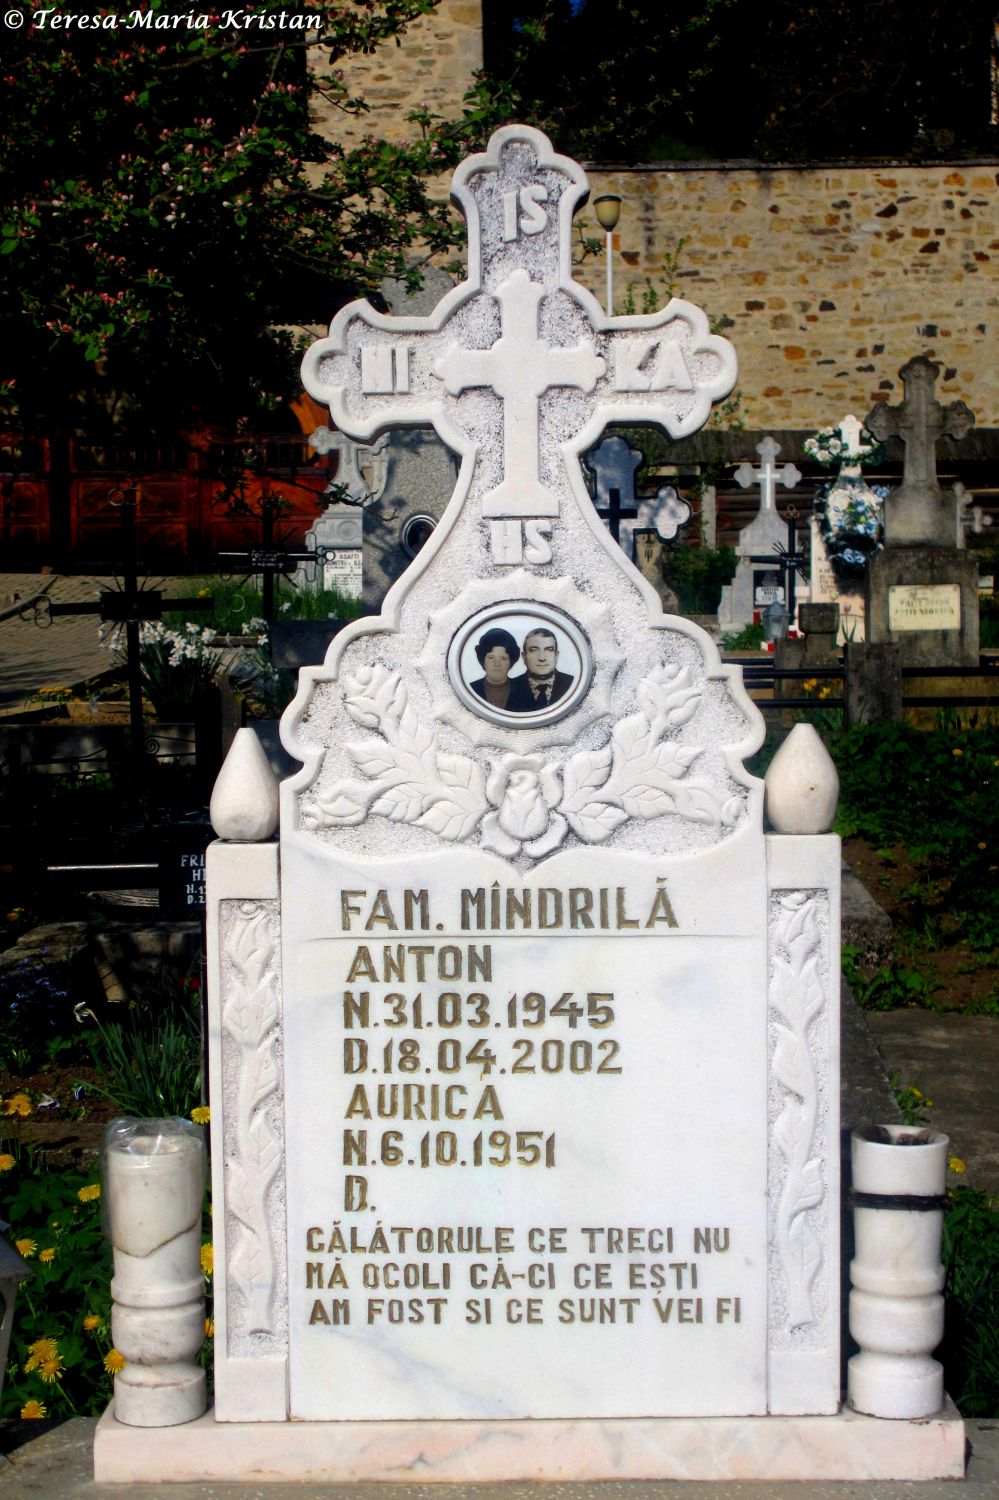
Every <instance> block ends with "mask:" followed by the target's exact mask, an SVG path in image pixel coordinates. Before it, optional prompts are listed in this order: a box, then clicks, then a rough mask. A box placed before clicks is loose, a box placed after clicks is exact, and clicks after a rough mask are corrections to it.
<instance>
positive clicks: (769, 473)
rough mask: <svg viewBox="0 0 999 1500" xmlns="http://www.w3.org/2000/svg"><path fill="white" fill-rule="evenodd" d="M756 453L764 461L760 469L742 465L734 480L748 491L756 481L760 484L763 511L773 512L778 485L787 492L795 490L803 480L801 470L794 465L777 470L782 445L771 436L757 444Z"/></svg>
mask: <svg viewBox="0 0 999 1500" xmlns="http://www.w3.org/2000/svg"><path fill="white" fill-rule="evenodd" d="M756 451H757V453H758V454H759V455H760V458H761V460H762V462H761V464H760V467H759V468H758V469H754V468H753V466H752V464H750V463H745V464H740V465H739V467H738V468H737V469H736V471H735V473H734V474H733V475H732V478H733V479H734V480H735V482H736V484H739V485H741V486H742V488H743V489H744V490H748V489H749V487H750V485H751V484H753V483H754V481H758V482H759V486H760V496H761V500H762V503H761V506H760V509H761V510H773V509H774V505H775V500H776V496H777V485H778V483H780V484H782V485H783V486H784V488H785V489H786V490H793V489H794V487H795V485H796V484H797V483H798V480H799V479H800V478H801V470H800V469H798V468H796V467H795V465H794V464H785V465H784V467H783V468H782V469H780V470H778V469H777V466H776V464H775V459H776V457H777V455H778V453H779V452H780V444H779V443H777V442H775V441H774V439H773V438H772V437H770V436H767V437H765V438H764V439H763V441H762V443H757V445H756Z"/></svg>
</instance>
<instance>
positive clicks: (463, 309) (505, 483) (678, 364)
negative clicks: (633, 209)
mask: <svg viewBox="0 0 999 1500" xmlns="http://www.w3.org/2000/svg"><path fill="white" fill-rule="evenodd" d="M587 192H588V187H587V183H586V178H585V175H584V173H583V171H582V169H581V168H580V167H579V166H578V165H577V164H576V163H575V162H573V161H571V160H570V159H569V158H568V157H563V156H558V155H556V154H555V153H554V152H553V150H552V147H551V144H550V142H549V141H548V139H547V138H546V137H545V136H544V135H542V134H541V132H540V131H538V130H534V129H532V128H530V127H529V126H521V125H508V126H504V127H503V128H502V129H501V130H498V131H497V132H496V133H495V134H494V135H493V137H492V139H491V140H490V142H489V146H488V149H487V150H486V151H485V152H483V153H482V154H480V155H478V156H474V157H470V158H469V159H468V160H467V161H465V162H464V163H463V164H462V165H461V166H460V167H459V168H458V170H457V172H456V173H455V176H454V181H453V187H452V197H453V198H454V199H455V201H456V202H457V204H458V206H459V207H460V208H461V210H462V212H463V213H464V215H465V217H466V219H467V221H468V276H467V279H466V280H465V281H464V282H463V283H462V284H461V285H460V286H457V287H455V289H454V290H453V291H452V292H450V293H449V294H448V295H447V296H445V297H444V298H443V299H442V300H441V301H440V303H439V304H438V305H437V308H436V309H435V311H434V312H433V313H432V314H430V315H428V316H425V317H392V316H388V315H386V314H382V313H378V312H375V310H374V309H373V308H372V307H371V306H370V305H369V304H368V303H366V302H353V303H351V304H350V305H349V306H348V307H345V308H344V309H343V310H342V311H341V312H340V313H338V314H337V316H336V318H335V319H334V321H333V323H332V325H331V327H330V333H329V337H328V338H326V339H322V340H320V341H319V342H318V343H316V344H314V345H313V346H312V348H311V349H310V350H309V352H308V354H307V355H306V357H305V362H304V364H303V368H302V378H303V381H304V383H305V386H306V389H307V390H308V391H309V392H310V393H311V394H312V395H313V396H315V397H316V399H317V400H321V401H324V402H326V403H327V404H328V405H329V407H330V411H331V412H332V414H333V419H334V421H335V423H336V426H337V427H338V428H340V429H341V431H343V432H346V433H348V434H349V435H350V436H352V437H354V438H357V439H362V440H365V439H370V438H371V437H373V436H374V435H375V434H376V433H378V432H382V431H385V430H386V429H388V428H390V427H403V426H419V425H424V426H426V425H432V426H433V427H435V428H436V430H437V432H438V433H439V435H440V437H441V438H442V439H443V441H444V442H445V443H447V444H448V445H449V446H450V447H451V448H454V449H455V450H457V451H458V452H459V453H460V454H461V455H462V467H461V472H460V475H459V481H458V492H459V493H460V494H461V496H462V498H465V497H467V498H468V499H469V500H470V501H471V502H472V503H473V504H474V505H477V506H478V513H479V514H480V515H481V516H482V517H484V518H486V519H487V520H488V521H489V523H490V538H491V548H492V559H493V561H494V562H498V563H501V564H519V565H526V566H529V567H540V566H543V565H545V564H546V563H547V562H548V561H550V559H551V547H550V543H549V540H548V538H550V537H551V535H552V533H553V530H554V528H555V527H557V525H558V518H559V516H560V514H563V513H564V512H563V509H562V508H563V506H564V504H565V503H566V501H567V500H568V499H569V497H570V495H571V496H573V497H574V498H575V500H576V503H577V504H580V505H586V504H588V503H589V499H588V496H587V495H586V489H585V485H584V484H583V479H582V474H581V472H580V468H579V454H580V453H581V452H582V451H584V450H585V449H587V448H589V447H592V445H593V444H594V443H595V442H596V441H597V440H598V439H599V437H600V434H601V432H602V431H603V429H604V427H606V426H607V425H608V423H610V422H619V423H630V422H644V423H654V424H656V425H658V426H661V427H664V428H665V429H666V431H667V432H669V433H670V434H671V436H673V437H683V436H686V435H687V434H688V433H692V432H695V431H696V430H697V429H698V428H699V427H700V426H701V425H702V424H703V422H704V421H705V419H706V417H707V415H708V412H709V411H710V408H711V403H712V402H713V401H718V400H720V399H722V397H724V396H725V395H727V394H728V392H729V391H730V390H731V389H732V386H733V385H734V383H735V377H736V360H735V352H734V350H733V349H732V346H731V345H730V344H729V343H728V341H727V340H726V339H723V338H720V337H718V336H717V335H715V334H712V333H711V332H710V331H709V328H708V324H707V320H706V318H705V316H704V314H703V313H702V312H701V310H700V309H699V308H697V307H695V306H694V305H693V304H691V303H688V302H683V301H681V300H679V299H677V298H674V299H673V300H672V301H671V302H670V303H669V304H668V306H667V307H665V308H664V309H663V310H662V311H661V312H658V313H653V314H643V315H641V316H632V317H608V316H607V315H606V314H605V313H604V311H603V309H602V308H601V307H600V304H599V303H598V302H597V300H596V299H595V297H593V296H592V295H591V293H590V292H588V291H587V290H586V288H585V287H582V286H580V285H579V284H577V283H576V282H575V281H574V280H573V279H572V260H571V242H572V218H573V213H574V211H575V209H576V208H577V206H578V205H579V204H580V203H581V202H582V200H583V199H584V198H585V197H586V195H587Z"/></svg>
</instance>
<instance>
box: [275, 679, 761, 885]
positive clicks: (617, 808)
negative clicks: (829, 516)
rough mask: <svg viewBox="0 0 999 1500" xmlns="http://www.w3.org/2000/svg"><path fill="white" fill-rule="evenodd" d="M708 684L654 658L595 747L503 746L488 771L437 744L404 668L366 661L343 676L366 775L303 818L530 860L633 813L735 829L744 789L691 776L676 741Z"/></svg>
mask: <svg viewBox="0 0 999 1500" xmlns="http://www.w3.org/2000/svg"><path fill="white" fill-rule="evenodd" d="M704 686H705V683H704V680H703V678H700V677H698V675H697V674H696V672H695V669H694V668H693V667H691V666H684V667H679V666H662V667H658V668H656V669H655V670H654V671H653V672H651V673H650V674H649V676H648V677H646V678H645V679H644V681H643V682H642V683H641V685H640V687H639V689H638V694H637V698H638V711H637V712H636V713H633V714H631V715H629V716H628V717H627V718H625V719H622V720H620V721H619V722H618V723H617V724H616V725H615V726H614V729H613V730H612V732H611V736H610V740H609V742H608V743H607V744H606V745H605V746H603V747H602V748H601V749H599V750H581V751H577V752H576V753H575V754H568V755H565V756H564V758H562V759H561V760H557V759H550V760H546V759H545V758H544V757H542V756H540V755H536V754H535V755H516V754H504V755H501V756H499V757H498V758H497V759H496V760H494V761H492V762H491V763H490V764H489V765H488V767H487V769H486V770H485V771H484V770H483V768H482V766H481V765H480V764H479V762H478V761H477V760H474V759H472V757H471V756H467V755H457V754H453V753H451V752H449V751H444V750H442V749H441V748H440V746H439V745H438V741H437V735H436V733H435V731H434V729H433V728H432V727H431V726H430V725H429V724H427V723H426V722H423V721H421V720H420V718H419V716H418V715H417V713H416V711H415V709H414V708H413V707H412V705H411V704H410V702H409V695H408V693H407V691H406V688H405V685H404V684H403V682H402V678H401V673H399V672H392V671H389V670H388V669H387V668H386V667H383V666H377V667H366V668H364V669H362V670H361V671H360V672H358V673H357V674H356V675H355V676H354V677H353V678H348V679H347V680H346V682H345V684H344V691H345V702H346V708H347V712H348V713H349V715H350V717H351V719H352V720H353V721H354V723H355V724H358V725H360V726H361V727H363V728H365V729H371V730H374V731H375V732H376V737H371V738H366V739H363V740H355V741H352V742H348V744H347V746H346V749H347V752H348V754H349V755H350V757H351V759H352V760H353V762H354V764H355V765H356V766H357V768H358V770H359V771H360V772H361V773H362V775H363V777H364V778H365V779H364V780H356V779H346V778H341V779H338V780H337V781H335V782H334V783H333V784H332V785H331V786H329V787H326V788H322V789H320V790H318V791H317V792H316V794H315V797H314V799H312V800H311V801H310V802H309V803H308V804H307V805H306V807H305V808H304V809H303V815H304V818H305V821H306V824H307V825H308V826H311V827H314V828H336V827H349V826H351V825H352V824H356V823H360V822H362V821H364V819H365V818H367V817H370V816H372V815H378V816H382V817H386V818H391V819H392V820H394V821H395V822H401V823H410V824H414V825H416V826H418V827H421V828H427V829H430V830H431V831H432V832H434V833H436V834H438V835H439V836H440V837H441V838H444V839H448V840H450V841H461V840H465V839H470V838H471V837H472V836H473V835H474V834H476V833H478V836H479V843H480V845H481V846H482V847H483V848H486V849H492V850H494V851H495V852H496V853H497V854H503V855H506V856H508V857H509V856H512V855H514V854H516V853H519V852H521V851H523V852H525V853H526V854H528V855H530V856H531V857H533V858H542V857H543V856H544V855H547V854H550V853H551V852H552V851H553V850H554V849H556V848H557V847H558V846H559V844H561V843H562V841H563V839H564V838H565V837H566V835H567V834H568V832H569V830H570V829H571V830H572V832H573V833H575V835H576V836H577V838H579V839H581V840H582V841H583V842H584V843H587V844H600V843H603V842H605V840H607V839H609V838H610V837H611V835H612V834H613V833H614V831H615V830H616V829H617V828H619V827H620V826H621V825H622V824H624V823H626V822H627V821H628V819H629V818H640V819H645V818H657V817H661V816H663V815H664V814H669V813H671V814H673V815H675V816H677V817H680V818H686V819H688V820H690V821H691V822H695V823H706V824H710V825H712V826H713V827H716V828H718V829H722V828H732V827H734V826H735V824H736V822H737V821H738V819H739V816H740V814H741V812H742V806H743V801H742V798H741V796H740V795H739V794H738V793H734V794H732V795H731V796H729V797H723V796H721V795H719V792H718V790H717V789H716V787H715V786H714V785H713V784H712V782H711V781H709V780H707V779H701V778H698V777H697V776H694V775H692V774H691V772H692V770H693V768H694V767H695V766H696V763H697V761H698V760H699V758H700V757H701V756H702V755H703V754H704V746H703V745H690V744H685V743H681V742H680V741H679V739H678V738H677V733H678V731H679V730H680V729H681V728H683V726H685V725H686V724H687V723H689V722H690V721H691V720H692V719H693V718H694V715H695V714H696V713H697V711H698V709H699V708H700V706H701V702H702V698H703V694H704Z"/></svg>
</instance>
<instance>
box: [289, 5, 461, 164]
mask: <svg viewBox="0 0 999 1500" xmlns="http://www.w3.org/2000/svg"><path fill="white" fill-rule="evenodd" d="M481 67H482V5H481V3H480V0H440V4H439V5H438V6H437V8H436V9H435V10H433V11H431V12H430V14H429V15H426V16H421V18H420V19H419V20H418V21H414V22H413V23H412V25H410V26H407V27H406V30H405V31H404V32H403V34H402V37H401V38H400V43H399V45H398V46H396V45H395V43H394V42H388V43H385V44H384V45H383V46H381V47H379V49H378V51H377V52H374V53H372V54H371V55H370V56H367V57H364V56H356V57H353V58H350V59H349V60H347V61H346V62H345V63H344V64H343V65H342V72H343V75H344V81H345V83H346V85H347V88H348V90H349V92H350V93H351V94H361V95H362V96H363V97H364V99H365V100H366V101H367V103H368V106H369V109H370V113H368V114H366V115H360V116H359V117H357V118H356V119H354V118H351V117H350V116H345V115H342V114H341V113H340V111H339V110H336V109H333V108H331V107H330V106H328V105H324V104H323V101H322V100H318V101H317V106H318V107H317V109H316V128H317V130H319V131H321V132H323V133H324V134H325V133H327V132H328V133H330V134H332V135H335V136H336V138H337V139H338V140H340V141H342V142H343V143H344V144H345V145H349V144H350V143H351V142H353V141H357V140H360V139H361V137H362V136H365V135H377V136H380V137H382V138H383V139H385V140H389V141H400V140H402V139H403V138H404V137H406V136H412V135H413V134H414V127H413V126H412V125H410V124H407V122H406V116H407V114H408V113H409V112H410V110H413V109H415V108H416V107H417V105H420V104H425V105H427V107H428V108H429V109H430V110H432V111H434V112H435V113H437V114H441V115H445V116H454V115H457V114H459V113H460V110H461V101H462V98H463V96H464V94H465V91H466V90H467V89H468V88H470V87H471V84H472V75H473V73H474V72H475V71H476V69H478V68H481ZM444 191H445V194H446V191H447V186H446V183H445V184H444Z"/></svg>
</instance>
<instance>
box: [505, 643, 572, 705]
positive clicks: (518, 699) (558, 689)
mask: <svg viewBox="0 0 999 1500" xmlns="http://www.w3.org/2000/svg"><path fill="white" fill-rule="evenodd" d="M521 655H522V656H523V658H524V668H525V671H524V672H523V674H522V675H521V676H520V677H514V678H513V679H512V681H511V683H510V697H509V699H508V701H507V705H506V707H507V711H508V712H509V713H515V714H529V713H535V712H537V710H538V709H542V708H548V707H550V705H551V704H553V703H557V702H558V701H559V699H560V698H564V697H565V695H566V693H567V692H568V691H569V689H570V688H571V687H572V684H573V682H574V680H575V679H574V678H573V677H572V676H571V675H570V673H568V672H560V671H559V670H558V665H557V663H558V641H557V640H556V639H555V633H554V631H552V630H549V629H548V628H547V626H544V625H539V626H538V627H537V628H536V629H534V630H529V631H528V632H527V634H526V635H525V637H524V649H523V651H522V652H521Z"/></svg>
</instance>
